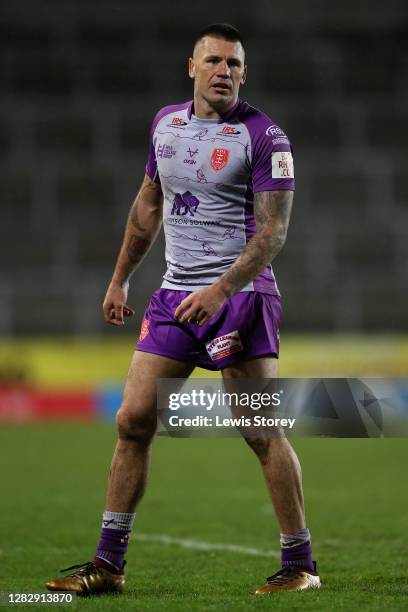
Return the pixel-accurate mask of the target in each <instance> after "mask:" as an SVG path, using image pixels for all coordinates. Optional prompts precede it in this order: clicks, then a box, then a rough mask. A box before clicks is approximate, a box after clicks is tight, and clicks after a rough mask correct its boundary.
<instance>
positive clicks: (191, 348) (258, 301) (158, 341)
mask: <svg viewBox="0 0 408 612" xmlns="http://www.w3.org/2000/svg"><path fill="white" fill-rule="evenodd" d="M190 293H191V292H190V291H174V290H172V289H157V291H155V292H154V293H153V295H152V297H151V300H150V303H149V305H148V307H147V310H146V312H145V315H144V318H143V322H142V327H141V330H140V337H139V340H138V343H137V345H136V350H137V351H144V352H146V353H155V354H156V355H163V356H165V357H170V358H172V359H177V360H179V361H189V362H194V363H195V364H196V365H197V366H199V367H201V368H206V369H207V370H222V369H223V368H226V367H228V366H231V365H233V364H234V363H236V362H237V361H240V360H242V359H253V358H255V357H261V356H262V355H272V356H274V357H277V356H278V354H279V323H280V319H281V302H280V297H279V296H278V295H268V294H266V293H259V292H258V291H242V292H241V293H236V294H235V295H233V296H232V297H230V298H229V299H228V300H227V301H226V302H225V304H224V306H223V307H222V308H221V310H220V311H219V312H217V314H216V315H215V316H214V317H212V319H210V320H209V321H208V323H206V324H205V325H203V326H202V327H199V326H198V325H195V324H193V323H179V322H178V321H176V319H175V318H174V312H175V310H176V308H177V306H178V305H179V304H180V302H182V301H183V300H184V298H186V297H187V296H188V295H190Z"/></svg>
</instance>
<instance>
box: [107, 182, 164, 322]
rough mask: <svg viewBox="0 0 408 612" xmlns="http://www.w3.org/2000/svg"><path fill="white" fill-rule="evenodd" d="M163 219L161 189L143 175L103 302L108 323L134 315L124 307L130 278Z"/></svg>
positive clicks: (129, 309) (121, 320)
mask: <svg viewBox="0 0 408 612" xmlns="http://www.w3.org/2000/svg"><path fill="white" fill-rule="evenodd" d="M162 217H163V194H162V191H161V187H160V185H159V184H158V183H155V182H154V181H152V180H151V179H150V178H149V177H148V176H147V175H145V177H144V179H143V183H142V186H141V188H140V190H139V193H138V194H137V196H136V199H135V201H134V202H133V204H132V206H131V209H130V211H129V216H128V220H127V224H126V229H125V235H124V238H123V243H122V247H121V249H120V252H119V257H118V260H117V262H116V266H115V270H114V272H113V276H112V280H111V283H110V285H109V287H108V291H107V293H106V297H105V300H104V303H103V312H104V316H105V320H106V321H107V322H109V323H113V324H114V325H123V322H124V320H123V316H124V315H125V316H130V315H132V314H134V312H133V310H132V309H131V308H129V306H127V305H126V299H127V293H128V287H129V279H130V277H131V275H132V273H133V272H134V271H135V270H136V268H137V267H138V265H139V264H140V262H141V261H142V259H143V258H144V256H145V255H146V253H147V252H148V250H149V249H150V247H151V246H152V244H153V242H154V241H155V239H156V237H157V234H158V233H159V229H160V226H161V223H162Z"/></svg>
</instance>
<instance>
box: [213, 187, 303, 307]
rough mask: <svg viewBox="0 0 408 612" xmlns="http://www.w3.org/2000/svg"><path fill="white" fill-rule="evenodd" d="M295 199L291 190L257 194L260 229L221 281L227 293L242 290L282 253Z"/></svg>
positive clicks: (256, 204) (256, 205) (258, 227)
mask: <svg viewBox="0 0 408 612" xmlns="http://www.w3.org/2000/svg"><path fill="white" fill-rule="evenodd" d="M292 200H293V194H292V192H290V191H266V192H262V193H257V194H256V195H255V200H254V214H255V220H256V227H257V231H256V233H255V235H254V236H253V237H252V238H251V240H250V241H249V242H248V244H247V245H246V247H245V248H244V250H243V251H242V252H241V254H240V256H239V257H238V259H237V260H236V261H235V263H234V264H233V265H232V266H231V267H230V268H229V270H227V271H226V272H225V273H224V274H223V275H222V276H221V278H220V280H219V283H220V285H221V287H222V289H223V291H224V292H225V294H226V295H228V296H231V295H233V294H234V293H237V292H238V291H240V290H241V289H242V288H243V287H245V285H247V284H248V283H250V282H251V281H252V280H253V279H254V278H255V277H256V276H257V275H258V274H260V273H261V272H262V271H263V270H264V268H265V266H266V265H267V264H268V263H270V262H271V261H272V259H274V257H276V255H277V254H278V253H279V251H280V250H281V248H282V247H283V245H284V244H285V240H286V233H287V229H288V225H289V218H290V212H291V208H292Z"/></svg>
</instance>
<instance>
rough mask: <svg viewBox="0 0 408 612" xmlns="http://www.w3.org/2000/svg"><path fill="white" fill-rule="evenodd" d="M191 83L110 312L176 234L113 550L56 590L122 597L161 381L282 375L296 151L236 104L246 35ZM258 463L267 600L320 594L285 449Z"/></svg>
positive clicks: (120, 482)
mask: <svg viewBox="0 0 408 612" xmlns="http://www.w3.org/2000/svg"><path fill="white" fill-rule="evenodd" d="M189 75H190V77H191V78H192V79H194V100H193V101H191V102H186V103H184V104H178V105H174V106H167V107H165V108H164V109H162V110H161V111H160V112H159V113H158V114H157V115H156V117H155V119H154V121H153V125H152V130H151V135H150V151H149V157H148V162H147V166H146V175H145V178H144V180H143V184H142V186H141V189H140V192H139V194H138V196H137V198H136V200H135V202H134V204H133V206H132V208H131V210H130V214H129V218H128V222H127V226H126V231H125V237H124V241H123V245H122V248H121V251H120V254H119V258H118V261H117V264H116V267H115V271H114V274H113V278H112V281H111V283H110V285H109V288H108V291H107V294H106V297H105V301H104V304H103V310H104V315H105V319H106V321H108V322H109V323H112V324H113V325H123V324H124V319H125V317H128V316H131V315H133V314H134V312H133V310H132V309H131V308H130V307H129V306H128V305H127V304H126V302H127V294H128V287H129V279H130V276H131V274H132V272H133V271H134V270H135V268H136V266H137V265H138V264H139V263H140V262H141V261H142V259H143V257H144V256H145V254H146V253H147V251H148V250H149V248H150V246H151V245H152V243H153V242H154V240H155V238H156V236H157V233H158V231H159V229H160V226H161V223H162V221H163V222H164V231H165V237H166V260H167V271H166V273H165V275H164V281H163V283H162V286H161V288H160V289H159V290H157V291H156V292H155V293H154V294H153V296H152V298H151V301H150V304H149V306H148V308H147V311H146V314H145V317H144V320H143V323H142V327H141V334H140V338H139V342H138V344H137V347H136V351H135V353H134V356H133V360H132V363H131V366H130V370H129V374H128V378H127V381H126V386H125V391H124V396H123V401H122V405H121V407H120V409H119V411H118V414H117V428H118V442H117V446H116V449H115V453H114V457H113V461H112V464H111V469H110V474H109V482H108V491H107V498H106V510H105V512H104V513H103V520H102V533H101V538H100V541H99V544H98V547H97V550H96V553H95V556H94V558H93V561H92V562H88V563H85V564H83V565H79V566H73V567H72V568H68V569H74V570H76V571H75V572H74V573H73V574H71V575H69V576H65V577H64V578H60V579H55V580H51V581H50V582H48V583H47V587H48V588H49V589H55V590H56V589H62V590H74V591H77V592H78V594H89V593H100V592H109V591H121V590H123V587H124V582H125V579H124V565H125V561H124V555H125V553H126V550H127V545H128V539H129V534H130V532H131V529H132V525H133V520H134V516H135V514H134V512H135V508H136V506H137V504H138V502H139V501H140V499H141V497H142V495H143V493H144V490H145V487H146V480H147V472H148V466H149V458H150V448H151V443H152V439H153V436H154V433H155V430H156V426H157V414H156V381H157V379H158V378H172V377H175V378H186V377H188V376H189V375H190V374H191V372H192V371H193V369H194V367H195V366H196V365H200V366H202V367H206V368H209V369H215V370H221V371H222V375H223V377H224V379H225V381H226V382H228V380H232V379H235V378H245V377H250V378H263V379H273V378H275V377H276V376H277V371H278V365H277V364H278V361H277V358H278V351H279V340H278V337H279V336H278V327H279V321H280V296H279V291H278V289H277V286H276V282H275V278H274V275H273V272H272V268H271V266H270V262H271V260H272V259H273V258H274V257H275V256H276V255H277V253H278V252H279V251H280V249H281V248H282V246H283V244H284V242H285V239H286V233H287V229H288V224H289V217H290V212H291V207H292V199H293V190H294V180H293V178H294V177H293V161H292V152H291V146H290V143H289V141H288V139H287V137H286V135H285V134H284V133H283V132H282V130H281V129H280V128H279V127H278V126H276V125H275V124H274V123H273V122H272V121H271V119H269V118H268V117H267V116H266V115H264V114H263V113H261V112H260V111H258V110H256V109H254V108H253V107H251V106H249V105H248V104H247V103H246V102H242V101H241V100H239V99H238V92H239V88H240V86H241V85H243V84H244V83H245V80H246V75H247V66H246V65H245V53H244V47H243V41H242V38H241V35H240V33H239V32H238V31H237V30H236V29H235V28H233V27H232V26H229V25H226V24H214V25H211V26H208V27H207V28H205V29H204V30H203V31H202V32H201V33H200V35H199V36H198V38H197V40H196V42H195V46H194V52H193V57H192V58H190V60H189ZM247 442H248V444H249V445H250V446H251V447H252V448H253V450H254V451H255V452H256V454H257V455H258V457H259V459H260V463H261V466H262V469H263V472H264V475H265V480H266V484H267V486H268V489H269V491H270V494H271V497H272V502H273V505H274V508H275V512H276V516H277V519H278V522H279V525H280V530H281V549H282V568H281V569H280V570H279V571H278V572H277V573H276V574H274V575H273V576H271V577H270V578H269V579H268V580H267V583H266V584H265V585H264V586H262V587H260V588H258V589H257V591H256V594H258V595H263V594H268V593H273V592H274V591H282V590H285V591H292V590H298V589H308V588H318V587H319V586H320V578H319V576H318V574H317V571H316V564H315V562H314V561H313V560H312V551H311V545H310V534H309V531H308V529H307V528H306V523H305V514H304V503H303V493H302V482H301V471H300V466H299V462H298V460H297V457H296V455H295V453H294V451H293V449H292V448H291V446H290V444H289V442H288V441H287V440H286V438H284V437H274V438H270V439H261V438H260V439H248V440H247Z"/></svg>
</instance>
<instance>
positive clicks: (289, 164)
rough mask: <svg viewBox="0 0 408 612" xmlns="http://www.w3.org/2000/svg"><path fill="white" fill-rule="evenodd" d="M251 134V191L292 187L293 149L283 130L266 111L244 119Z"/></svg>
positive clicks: (292, 189)
mask: <svg viewBox="0 0 408 612" xmlns="http://www.w3.org/2000/svg"><path fill="white" fill-rule="evenodd" d="M246 124H247V128H248V130H249V133H250V136H251V173H252V184H253V191H254V193H256V192H259V191H274V190H285V189H287V190H289V191H294V189H295V174H294V165H293V150H292V146H291V144H290V142H289V139H288V137H287V136H286V134H285V132H284V131H283V130H281V128H280V127H278V126H277V125H276V124H274V123H273V122H272V120H271V119H269V118H268V117H267V116H266V115H263V114H261V113H259V115H256V114H253V115H252V116H251V117H250V118H249V120H248V121H247V122H246Z"/></svg>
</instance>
